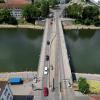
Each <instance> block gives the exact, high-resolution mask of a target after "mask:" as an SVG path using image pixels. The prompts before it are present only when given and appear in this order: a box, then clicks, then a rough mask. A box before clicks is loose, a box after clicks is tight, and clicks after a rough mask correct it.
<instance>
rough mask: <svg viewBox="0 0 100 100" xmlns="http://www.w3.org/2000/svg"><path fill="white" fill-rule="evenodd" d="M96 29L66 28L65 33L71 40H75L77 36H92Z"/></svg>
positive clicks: (82, 37) (83, 37)
mask: <svg viewBox="0 0 100 100" xmlns="http://www.w3.org/2000/svg"><path fill="white" fill-rule="evenodd" d="M95 31H96V30H90V29H88V30H87V31H86V30H84V29H81V30H78V29H76V30H67V31H65V33H67V36H68V37H69V38H71V39H72V40H73V41H77V40H78V39H79V38H81V39H86V38H92V37H93V35H94V34H95Z"/></svg>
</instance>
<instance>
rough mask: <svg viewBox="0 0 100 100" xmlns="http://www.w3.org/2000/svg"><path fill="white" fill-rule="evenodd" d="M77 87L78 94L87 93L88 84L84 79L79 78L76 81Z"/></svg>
mask: <svg viewBox="0 0 100 100" xmlns="http://www.w3.org/2000/svg"><path fill="white" fill-rule="evenodd" d="M78 87H79V91H80V92H82V93H84V94H87V93H89V84H88V83H87V81H86V79H85V78H82V77H80V78H79V79H78Z"/></svg>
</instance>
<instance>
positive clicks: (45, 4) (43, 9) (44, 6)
mask: <svg viewBox="0 0 100 100" xmlns="http://www.w3.org/2000/svg"><path fill="white" fill-rule="evenodd" d="M48 14H49V2H48V1H47V0H42V3H41V16H42V17H47V16H48Z"/></svg>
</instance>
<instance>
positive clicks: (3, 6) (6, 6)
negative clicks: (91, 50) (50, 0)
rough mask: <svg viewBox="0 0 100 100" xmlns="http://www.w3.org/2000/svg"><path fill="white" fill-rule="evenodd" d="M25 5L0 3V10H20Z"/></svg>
mask: <svg viewBox="0 0 100 100" xmlns="http://www.w3.org/2000/svg"><path fill="white" fill-rule="evenodd" d="M24 5H25V4H12V3H0V8H1V9H2V8H7V9H8V8H22V7H23V6H24Z"/></svg>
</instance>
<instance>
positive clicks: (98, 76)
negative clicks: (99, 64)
mask: <svg viewBox="0 0 100 100" xmlns="http://www.w3.org/2000/svg"><path fill="white" fill-rule="evenodd" d="M73 74H75V76H76V79H78V78H79V77H84V78H86V79H88V80H97V81H100V74H90V73H73Z"/></svg>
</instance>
